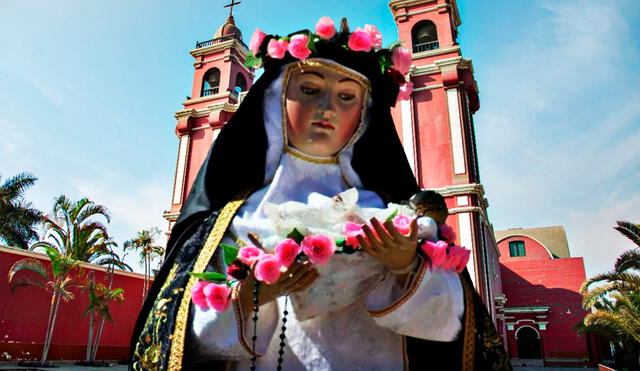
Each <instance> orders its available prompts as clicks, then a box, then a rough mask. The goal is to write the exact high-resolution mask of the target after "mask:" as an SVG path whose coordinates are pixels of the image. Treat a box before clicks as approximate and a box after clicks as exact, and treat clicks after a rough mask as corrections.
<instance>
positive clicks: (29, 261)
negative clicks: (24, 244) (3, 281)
mask: <svg viewBox="0 0 640 371" xmlns="http://www.w3.org/2000/svg"><path fill="white" fill-rule="evenodd" d="M25 269H26V270H29V271H31V272H34V273H36V274H37V275H39V276H40V277H42V279H43V280H45V281H46V280H49V273H48V272H47V269H46V268H45V267H44V265H42V263H40V261H38V260H36V259H33V258H26V259H22V260H18V261H17V262H15V263H14V264H13V265H12V266H11V268H9V273H8V274H7V280H8V281H9V282H11V280H13V277H14V275H15V274H16V273H18V272H19V271H21V270H25Z"/></svg>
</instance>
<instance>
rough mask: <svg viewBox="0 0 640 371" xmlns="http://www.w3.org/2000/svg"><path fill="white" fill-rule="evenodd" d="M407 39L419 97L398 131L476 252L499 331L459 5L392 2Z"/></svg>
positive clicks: (474, 267)
mask: <svg viewBox="0 0 640 371" xmlns="http://www.w3.org/2000/svg"><path fill="white" fill-rule="evenodd" d="M389 7H390V8H391V13H392V14H393V17H394V20H395V22H396V24H397V26H398V33H399V40H401V41H403V46H404V48H406V49H409V50H411V51H412V59H413V63H412V67H411V69H410V71H409V78H410V80H411V82H413V93H412V96H411V99H410V100H408V101H402V102H400V103H399V104H398V105H396V107H395V108H394V109H393V116H394V121H395V123H396V129H397V130H398V133H399V134H400V138H401V139H402V142H403V146H404V148H405V152H406V154H407V157H408V159H409V162H410V164H411V165H412V168H413V171H414V174H415V175H416V178H417V179H418V183H419V184H420V186H421V187H422V188H424V189H432V190H435V191H437V192H438V193H440V194H441V195H443V196H444V197H445V200H446V202H447V206H448V208H449V211H450V215H449V218H448V219H447V224H449V225H450V226H452V227H453V228H454V229H455V230H456V231H457V234H458V238H457V241H456V242H457V243H458V244H460V245H462V246H465V247H467V248H469V249H471V250H472V254H471V259H470V260H469V264H468V265H467V269H468V270H469V273H470V274H471V278H472V280H473V282H474V284H475V286H476V289H477V291H478V292H479V293H480V295H481V296H482V298H483V300H484V302H485V304H486V305H487V308H488V309H489V311H490V313H492V314H493V318H494V321H496V323H497V325H498V326H497V327H498V328H502V327H503V326H501V325H500V323H498V322H499V321H502V318H501V317H502V314H501V312H502V309H501V308H502V304H503V302H504V300H503V298H504V295H502V283H501V280H500V269H499V267H500V266H499V262H498V256H499V252H498V249H497V244H496V242H495V237H494V234H493V226H492V225H491V223H490V222H489V218H488V215H487V207H488V202H487V199H486V198H485V197H484V188H483V186H482V184H481V183H480V173H479V169H478V160H477V153H476V142H475V133H474V123H473V114H474V113H475V112H476V111H477V110H478V109H479V108H480V105H479V100H478V87H477V84H476V81H475V80H474V76H473V65H472V64H471V60H469V59H465V58H463V57H462V53H461V51H460V46H459V45H458V42H457V33H458V32H457V31H458V27H459V26H460V24H461V22H460V15H459V13H458V7H457V4H456V0H394V1H391V2H390V3H389Z"/></svg>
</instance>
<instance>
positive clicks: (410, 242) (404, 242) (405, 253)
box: [357, 218, 418, 270]
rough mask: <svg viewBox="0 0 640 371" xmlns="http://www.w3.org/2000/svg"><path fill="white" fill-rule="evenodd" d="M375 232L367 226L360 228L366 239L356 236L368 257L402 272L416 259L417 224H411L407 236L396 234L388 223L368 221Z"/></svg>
mask: <svg viewBox="0 0 640 371" xmlns="http://www.w3.org/2000/svg"><path fill="white" fill-rule="evenodd" d="M370 222H371V226H372V227H373V229H374V230H375V232H376V234H377V235H378V236H377V237H376V235H375V234H374V233H373V231H372V230H371V228H369V226H367V225H365V226H363V227H362V231H363V232H364V234H365V236H366V237H367V238H366V239H365V238H363V237H362V236H357V238H358V243H359V244H360V246H361V247H362V248H363V249H364V251H366V252H367V253H368V254H369V255H371V256H372V257H373V258H374V259H376V260H378V261H379V262H381V263H382V264H384V265H386V266H387V267H388V268H389V269H393V270H402V269H404V268H406V267H408V266H409V265H411V263H412V262H413V261H414V260H415V259H416V254H417V247H418V222H417V219H414V220H413V221H412V222H411V227H410V232H409V235H408V236H405V235H403V234H402V233H400V232H398V230H397V229H396V227H394V226H393V223H391V222H390V221H386V222H384V225H383V224H381V223H380V222H379V221H378V220H377V219H376V218H372V219H371V220H370Z"/></svg>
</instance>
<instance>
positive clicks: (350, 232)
mask: <svg viewBox="0 0 640 371" xmlns="http://www.w3.org/2000/svg"><path fill="white" fill-rule="evenodd" d="M344 235H345V240H346V243H347V245H349V246H351V247H353V248H356V247H358V245H360V243H359V242H358V238H357V236H362V237H364V232H363V231H362V226H361V225H360V224H356V223H354V222H347V223H346V224H345V225H344Z"/></svg>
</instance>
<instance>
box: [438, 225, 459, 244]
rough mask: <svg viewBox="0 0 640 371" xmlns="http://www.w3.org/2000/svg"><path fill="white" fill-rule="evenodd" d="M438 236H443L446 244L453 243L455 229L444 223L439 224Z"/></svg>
mask: <svg viewBox="0 0 640 371" xmlns="http://www.w3.org/2000/svg"><path fill="white" fill-rule="evenodd" d="M439 232H440V237H442V238H444V240H445V241H446V242H447V244H450V243H454V241H455V240H456V231H454V230H453V228H451V227H449V226H448V225H446V224H443V225H441V226H440V230H439Z"/></svg>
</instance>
